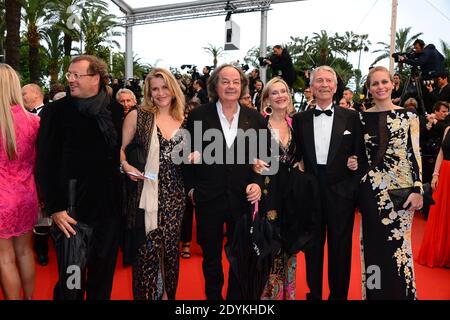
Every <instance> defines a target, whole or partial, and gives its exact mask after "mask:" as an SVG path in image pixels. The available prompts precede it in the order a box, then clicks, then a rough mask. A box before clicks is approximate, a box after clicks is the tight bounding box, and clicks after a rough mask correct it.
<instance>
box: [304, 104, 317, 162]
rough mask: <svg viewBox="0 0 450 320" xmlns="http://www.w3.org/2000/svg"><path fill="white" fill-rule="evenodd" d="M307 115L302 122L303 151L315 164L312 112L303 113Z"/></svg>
mask: <svg viewBox="0 0 450 320" xmlns="http://www.w3.org/2000/svg"><path fill="white" fill-rule="evenodd" d="M304 112H307V113H308V114H305V121H304V122H303V128H302V131H303V136H304V137H305V138H304V141H305V150H306V153H307V156H308V158H309V159H311V162H312V163H314V164H317V158H316V142H315V138H314V121H313V116H314V115H313V112H312V111H304Z"/></svg>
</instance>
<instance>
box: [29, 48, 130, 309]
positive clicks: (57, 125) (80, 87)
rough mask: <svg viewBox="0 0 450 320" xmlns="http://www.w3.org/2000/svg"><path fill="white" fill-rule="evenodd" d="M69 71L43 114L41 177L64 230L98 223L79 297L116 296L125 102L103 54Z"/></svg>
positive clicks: (58, 293) (79, 60)
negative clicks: (72, 185)
mask: <svg viewBox="0 0 450 320" xmlns="http://www.w3.org/2000/svg"><path fill="white" fill-rule="evenodd" d="M66 78H67V80H68V83H69V87H70V94H69V95H68V96H66V97H64V98H62V99H60V100H58V101H55V102H53V103H51V104H49V105H48V106H47V107H46V108H45V109H44V110H43V111H42V114H41V115H42V116H41V126H40V129H39V135H38V152H37V168H36V173H37V180H38V184H39V186H40V190H41V191H42V195H43V198H44V203H45V208H46V210H47V213H48V214H49V215H51V217H52V219H53V222H54V224H55V226H57V227H58V228H59V229H60V230H61V232H63V233H64V234H65V236H66V237H68V238H69V237H71V236H73V235H75V230H74V225H76V224H77V223H78V222H83V223H85V224H87V225H89V226H90V227H91V228H92V230H93V231H92V238H91V243H90V250H89V252H88V256H87V274H79V276H80V277H82V279H81V281H80V283H81V284H82V285H81V288H77V289H80V290H79V292H77V297H76V298H77V299H81V300H82V299H83V298H84V291H85V290H86V298H87V299H90V300H106V299H110V296H111V290H112V282H113V276H114V270H115V266H116V258H117V253H118V247H119V236H118V235H119V234H120V211H119V208H120V201H119V199H120V189H119V186H120V173H119V170H118V168H119V148H120V145H121V138H120V137H121V126H122V119H123V108H122V106H121V105H120V104H119V103H117V102H116V101H114V99H112V98H111V97H110V96H109V95H108V94H107V92H106V88H105V86H106V85H107V83H108V82H109V78H108V67H107V66H106V64H105V62H103V61H102V60H100V59H99V58H97V57H94V56H79V57H76V58H74V59H73V60H72V62H71V64H70V66H69V69H68V72H67V73H66ZM71 180H76V181H77V183H76V198H75V207H76V214H77V216H76V219H74V217H72V216H69V214H68V212H67V209H68V207H69V200H68V189H69V188H68V185H69V181H71ZM74 254H77V253H74ZM60 262H61V261H59V262H58V263H60ZM67 273H72V272H70V271H69V270H67ZM60 275H61V273H60ZM67 283H68V281H67V282H65V281H61V279H59V281H58V283H57V285H56V286H55V290H54V299H56V300H60V299H66V298H67V297H66V296H64V295H63V294H62V292H64V290H66V289H65V288H66V287H65V286H68V284H67ZM72 290H74V289H72Z"/></svg>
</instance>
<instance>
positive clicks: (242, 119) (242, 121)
mask: <svg viewBox="0 0 450 320" xmlns="http://www.w3.org/2000/svg"><path fill="white" fill-rule="evenodd" d="M240 108H241V109H240V111H239V119H238V129H242V130H244V131H245V130H247V129H248V128H250V122H249V121H250V119H249V114H248V112H247V110H246V109H245V108H246V107H240Z"/></svg>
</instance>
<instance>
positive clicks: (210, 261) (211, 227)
mask: <svg viewBox="0 0 450 320" xmlns="http://www.w3.org/2000/svg"><path fill="white" fill-rule="evenodd" d="M247 82H248V80H247V79H246V77H245V75H244V73H243V72H242V71H241V70H240V69H239V68H236V67H235V66H233V65H222V66H220V67H218V68H217V69H215V70H214V72H213V73H212V75H211V77H210V79H209V82H208V95H209V98H210V101H212V102H210V103H207V104H204V105H202V106H200V107H198V108H195V109H194V110H192V111H191V113H190V114H189V117H188V120H187V129H188V130H189V133H190V135H191V138H192V149H191V150H195V151H196V152H197V154H200V155H201V160H200V162H199V163H196V164H193V165H190V166H188V170H187V176H186V179H185V180H186V184H187V190H190V191H189V196H190V197H191V199H192V200H193V202H194V203H195V212H196V221H197V241H198V243H199V244H200V246H201V248H202V253H203V275H204V277H205V292H206V298H207V299H208V300H221V299H223V297H222V287H223V283H224V275H223V269H222V247H223V237H224V224H225V225H226V232H227V238H228V241H227V244H226V246H229V245H230V240H231V237H232V236H233V232H234V229H235V225H236V221H237V220H238V219H239V218H240V217H241V216H242V214H244V213H246V212H249V210H250V207H251V205H250V204H251V203H254V202H256V201H257V200H259V198H260V197H261V187H260V186H261V185H262V179H261V176H259V175H258V174H256V173H254V172H253V169H252V168H253V166H252V164H253V159H251V157H250V154H249V150H250V142H249V140H248V139H246V138H244V136H245V135H246V134H247V133H248V132H251V130H252V129H255V130H256V131H255V132H257V130H259V129H263V130H266V126H265V123H264V119H263V118H262V116H261V115H260V114H259V113H258V112H257V111H256V110H254V109H250V108H245V107H242V106H240V105H239V102H238V101H239V99H240V98H241V97H242V95H243V93H244V88H246V86H247ZM249 130H250V131H249ZM214 133H215V137H214V140H213V141H212V142H211V139H208V138H206V136H207V135H209V134H214ZM242 138H244V139H243V140H244V141H245V142H244V145H240V143H239V142H240V141H243V140H242ZM212 144H216V145H218V146H219V147H218V148H217V149H216V150H215V152H214V153H211V154H208V150H210V149H211V146H212ZM241 147H243V148H241ZM208 156H212V157H213V158H214V159H207V158H208ZM242 157H243V158H245V161H244V162H245V163H243V162H242V161H240V160H239V159H241V160H242V159H243V158H242ZM211 160H212V161H211ZM228 258H229V257H228ZM241 298H242V295H241V290H240V287H239V283H238V279H237V275H236V273H235V272H234V271H233V270H231V269H230V272H229V279H228V291H227V299H233V300H235V299H241Z"/></svg>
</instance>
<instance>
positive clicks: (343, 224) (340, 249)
mask: <svg viewBox="0 0 450 320" xmlns="http://www.w3.org/2000/svg"><path fill="white" fill-rule="evenodd" d="M318 178H319V179H318V180H319V190H321V192H320V199H321V210H320V215H319V216H318V217H317V219H318V221H317V227H316V232H315V235H314V238H313V240H312V245H311V247H310V248H309V249H308V250H307V251H306V252H305V260H306V279H307V283H308V287H309V290H310V292H309V293H308V294H307V299H309V300H321V299H322V289H323V259H324V245H325V239H327V244H328V285H329V288H330V296H329V299H330V300H346V299H347V295H348V289H349V284H350V270H351V254H352V232H353V222H354V214H355V209H356V205H355V199H351V198H350V197H349V198H345V197H342V196H341V195H339V194H337V193H336V192H333V191H332V190H331V188H330V187H329V186H328V184H327V182H326V179H325V168H322V169H321V170H320V172H319V176H318Z"/></svg>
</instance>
